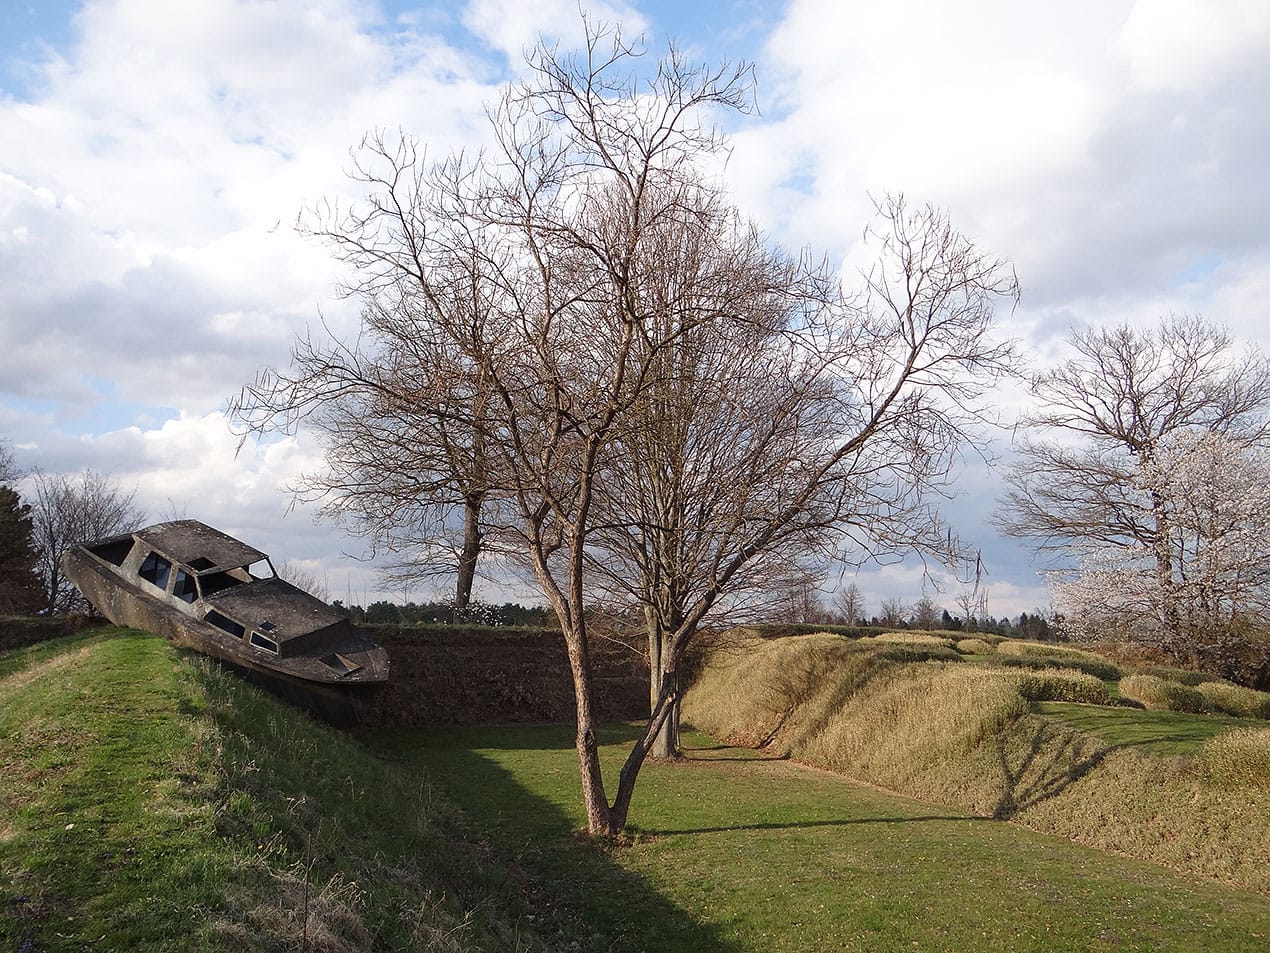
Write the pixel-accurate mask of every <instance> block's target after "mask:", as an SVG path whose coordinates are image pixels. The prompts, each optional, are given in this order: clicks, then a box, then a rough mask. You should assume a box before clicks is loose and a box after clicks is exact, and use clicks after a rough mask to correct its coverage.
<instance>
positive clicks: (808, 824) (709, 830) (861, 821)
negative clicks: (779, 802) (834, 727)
mask: <svg viewBox="0 0 1270 953" xmlns="http://www.w3.org/2000/svg"><path fill="white" fill-rule="evenodd" d="M988 820H991V818H987V817H973V816H966V815H964V814H948V815H943V814H927V815H923V816H921V817H849V818H841V819H831V820H824V821H790V822H788V823H783V824H734V825H732V826H728V827H694V828H682V829H680V828H665V829H663V830H648V831H642V833H645V834H648V835H650V836H652V837H663V836H666V835H669V834H728V833H733V832H736V831H786V830H804V829H807V828H812V827H859V826H861V825H869V824H918V823H921V822H923V821H927V822H929V821H988Z"/></svg>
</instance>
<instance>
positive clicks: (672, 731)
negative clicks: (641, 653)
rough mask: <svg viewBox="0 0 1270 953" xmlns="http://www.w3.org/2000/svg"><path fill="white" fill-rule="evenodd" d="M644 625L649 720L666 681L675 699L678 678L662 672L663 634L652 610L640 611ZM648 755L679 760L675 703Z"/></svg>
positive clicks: (664, 666) (664, 658)
mask: <svg viewBox="0 0 1270 953" xmlns="http://www.w3.org/2000/svg"><path fill="white" fill-rule="evenodd" d="M644 621H645V623H646V625H647V628H648V711H649V718H653V717H655V716H656V715H657V705H658V703H659V702H660V701H661V698H662V695H663V694H664V691H665V689H666V684H667V682H668V681H669V682H670V683H671V684H670V688H671V691H672V692H674V693H675V694H676V696H677V691H678V684H677V683H678V676H677V675H676V673H675V672H674V671H673V669H672V670H670V671H667V669H666V665H665V662H666V659H667V652H666V633H665V631H664V630H663V628H662V626H661V623H660V622H659V621H658V619H657V612H656V610H655V609H654V608H653V607H652V606H647V605H646V606H645V607H644ZM648 753H649V755H651V756H652V757H654V758H677V757H679V704H678V702H677V701H676V702H675V704H674V705H672V706H671V710H670V711H669V713H668V714H667V715H666V718H665V720H664V722H663V723H662V726H661V730H660V731H659V732H657V734H656V735H655V736H654V737H653V739H652V747H651V749H650V750H649V752H648Z"/></svg>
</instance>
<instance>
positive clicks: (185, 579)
mask: <svg viewBox="0 0 1270 953" xmlns="http://www.w3.org/2000/svg"><path fill="white" fill-rule="evenodd" d="M172 595H174V596H176V597H177V598H178V599H180V600H182V601H183V602H193V601H194V600H195V599H197V598H198V584H197V583H196V582H195V581H194V577H193V576H192V575H190V574H189V573H188V572H186V571H185V570H184V569H178V570H177V571H176V584H175V585H174V586H173V587H172Z"/></svg>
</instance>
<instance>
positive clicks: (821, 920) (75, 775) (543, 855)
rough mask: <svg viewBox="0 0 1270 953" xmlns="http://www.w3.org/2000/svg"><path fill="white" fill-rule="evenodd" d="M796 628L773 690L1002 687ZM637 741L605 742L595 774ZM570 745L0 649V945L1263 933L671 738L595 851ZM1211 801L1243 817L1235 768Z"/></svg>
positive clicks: (1175, 876) (878, 795) (1075, 862)
mask: <svg viewBox="0 0 1270 953" xmlns="http://www.w3.org/2000/svg"><path fill="white" fill-rule="evenodd" d="M804 641H805V644H806V645H808V646H813V647H814V646H817V645H820V646H821V647H822V649H823V650H824V651H826V652H828V653H829V654H828V655H826V656H825V657H824V658H823V659H821V662H825V663H826V664H821V663H820V662H816V661H815V660H805V661H806V664H804V665H802V666H801V667H799V665H798V664H796V663H797V659H798V656H796V655H793V654H791V655H789V657H788V658H786V661H787V662H789V663H790V667H789V668H787V669H786V670H785V672H784V674H785V676H787V681H788V684H787V685H785V688H784V689H782V690H790V691H795V692H801V691H803V689H805V688H806V687H807V685H809V684H811V682H812V681H814V679H816V678H822V677H824V676H825V674H826V673H828V672H832V671H834V670H836V668H843V667H848V668H851V667H852V666H854V668H852V671H854V672H855V677H856V678H857V680H858V684H859V685H861V686H863V685H866V684H867V683H868V680H869V678H871V677H874V676H878V677H883V676H884V677H885V678H888V679H889V678H891V677H892V676H893V675H894V674H895V673H896V672H901V673H903V672H910V671H922V672H925V671H936V672H949V673H951V675H950V677H952V678H955V679H956V680H957V684H959V685H961V684H963V683H964V684H967V685H970V684H974V683H975V682H976V679H977V678H987V681H986V682H985V683H984V684H985V685H990V686H996V687H997V688H999V687H1000V685H997V682H998V681H1000V679H999V678H998V677H997V676H992V675H991V674H990V673H982V675H977V674H976V673H975V672H974V671H973V670H969V671H968V669H970V667H969V666H965V665H951V666H938V665H933V664H930V663H923V664H922V665H920V666H914V665H912V664H911V663H910V664H908V665H900V664H899V663H895V662H893V660H892V661H887V660H886V659H885V658H883V659H882V661H881V662H874V661H873V660H872V659H871V656H868V657H866V656H864V655H859V653H858V652H857V651H856V650H854V649H849V648H848V649H847V650H842V651H839V646H838V645H837V642H836V641H835V640H832V639H831V640H827V641H826V640H817V639H815V638H807V639H805V640H804ZM773 650H774V651H777V650H779V651H786V650H787V649H786V647H782V646H773ZM835 653H837V654H835ZM829 663H832V664H829ZM888 666H889V667H888ZM870 673H873V674H872V675H870ZM1014 677H1016V676H1012V675H1008V674H1007V676H1006V678H1007V680H1008V679H1009V678H1014ZM994 679H995V680H994ZM896 684H897V686H898V684H899V683H896ZM932 684H933V683H932ZM1002 684H1004V683H1002ZM812 695H814V692H813V693H811V694H804V695H803V696H800V697H803V698H804V700H808V701H809V700H814V699H812ZM933 700H934V699H933V698H932V701H933ZM813 707H814V706H813ZM828 710H829V708H828V707H825V708H824V709H823V711H828ZM937 710H938V706H936V707H934V708H932V707H931V705H930V704H927V706H926V708H925V711H927V712H928V713H931V712H935V711H937ZM948 714H949V716H950V717H953V716H955V717H957V718H960V717H962V714H964V713H962V711H961V708H958V707H954V708H951V709H948ZM1127 714H1133V715H1142V714H1149V715H1153V714H1154V713H1141V712H1128V713H1127ZM817 717H819V716H817ZM1027 717H1028V718H1035V719H1036V720H1037V721H1038V722H1039V721H1042V720H1043V719H1042V718H1040V717H1039V716H1035V715H1029V716H1027ZM1047 717H1048V716H1047ZM972 721H973V724H974V725H979V724H980V722H979V721H977V720H974V719H972ZM769 727H770V726H767V725H765V726H763V730H764V731H766V730H768V728H769ZM635 730H636V729H635V727H634V726H628V725H614V726H607V727H605V728H604V729H603V730H602V731H601V733H600V741H601V743H602V745H603V749H602V754H603V758H604V761H605V768H606V772H607V774H608V776H609V778H610V783H612V778H613V776H614V775H615V773H616V769H617V767H618V765H619V763H620V759H621V758H622V757H623V756H624V754H625V752H626V750H627V749H628V747H629V744H630V741H631V739H632V737H633V734H634V732H635ZM572 735H573V732H572V730H571V729H569V728H559V727H524V726H517V727H511V728H446V729H436V730H433V731H427V732H417V731H416V732H406V731H399V732H384V733H378V734H373V735H372V734H368V735H366V736H365V737H362V738H360V739H359V738H353V737H350V736H348V735H345V734H341V733H339V732H335V731H332V730H330V729H328V728H326V727H324V726H322V725H318V724H315V723H313V722H312V721H310V720H309V719H307V718H305V717H304V716H302V715H300V714H298V713H296V712H295V711H293V710H291V709H289V708H287V707H286V706H285V705H283V704H281V703H280V702H278V701H276V700H275V699H273V698H272V697H270V696H267V695H264V694H262V693H261V692H259V691H257V690H256V689H254V688H252V687H250V686H248V685H246V684H244V683H243V682H241V681H240V680H238V679H237V678H235V677H233V676H232V675H230V674H228V673H226V672H225V671H223V670H222V669H220V668H219V667H217V666H215V665H213V664H211V663H209V662H207V661H206V660H202V659H199V658H197V657H194V656H190V655H188V654H184V653H179V652H176V651H175V650H173V649H172V648H171V647H170V646H169V645H168V644H167V643H165V642H164V641H162V640H161V639H157V638H155V637H152V636H145V635H141V634H139V633H133V632H128V631H126V630H108V631H104V632H97V633H92V634H86V635H84V636H77V637H72V638H69V639H64V640H59V641H58V642H57V643H56V644H46V645H43V646H40V647H38V648H33V649H30V650H22V651H20V652H16V653H9V654H4V655H0V951H8V950H15V951H18V950H21V951H23V953H26V951H28V950H29V951H32V953H34V951H40V953H60V951H79V950H86V949H102V950H141V951H149V950H154V951H177V953H179V951H185V950H199V951H203V950H206V951H217V953H219V951H234V953H257V951H259V953H264V951H273V950H321V951H327V953H338V951H350V953H351V951H354V950H372V949H373V950H427V951H432V953H466V951H471V950H488V951H500V953H501V951H526V953H531V951H547V950H552V951H557V950H558V951H573V953H591V951H594V953H600V951H607V953H621V951H630V953H633V951H647V950H657V951H667V953H674V951H688V950H692V951H707V950H718V951H748V950H755V951H757V950H763V951H768V950H773V951H794V950H798V951H803V950H835V951H838V950H841V951H851V950H861V951H863V950H868V951H898V950H915V949H917V950H950V951H953V950H956V951H960V950H971V949H973V950H976V951H980V950H982V951H987V953H991V951H1042V950H1045V951H1050V950H1053V951H1064V950H1082V951H1091V950H1107V951H1116V953H1119V951H1131V950H1152V951H1171V950H1178V951H1180V950H1191V949H1205V950H1214V951H1239V950H1258V949H1261V948H1263V947H1264V944H1265V940H1266V937H1267V936H1268V935H1270V920H1268V914H1267V908H1266V903H1265V897H1264V896H1262V895H1258V894H1257V893H1254V892H1252V891H1249V890H1241V889H1230V888H1226V887H1223V886H1221V885H1219V884H1216V883H1214V882H1212V881H1207V880H1201V879H1198V878H1195V877H1188V876H1185V875H1182V874H1179V873H1175V872H1172V871H1170V870H1168V869H1166V868H1164V867H1160V866H1155V865H1151V864H1145V863H1141V862H1137V861H1133V860H1129V859H1126V858H1121V857H1117V856H1115V855H1112V854H1109V853H1105V852H1102V851H1099V850H1094V849H1091V848H1088V847H1082V846H1078V845H1075V844H1071V843H1069V842H1068V841H1066V840H1063V839H1059V838H1054V837H1048V836H1044V835H1041V834H1037V833H1034V832H1031V831H1027V830H1023V829H1021V828H1019V827H1017V826H1015V825H1010V824H1004V823H1000V822H995V821H989V820H985V819H983V818H980V817H973V816H969V814H968V813H967V812H964V811H961V810H957V809H949V808H944V807H936V806H933V805H931V804H929V803H923V802H921V801H917V800H911V799H907V798H903V797H897V796H895V795H891V794H887V793H883V792H881V791H878V790H876V789H872V788H868V787H863V786H860V785H857V784H852V783H850V782H847V781H845V780H843V779H841V778H838V777H836V776H834V775H831V774H829V773H828V772H824V771H817V770H812V769H809V768H804V767H800V766H798V765H795V764H793V763H791V762H789V761H785V760H779V759H768V758H760V757H758V756H756V754H755V753H754V752H752V751H749V750H747V749H737V748H726V747H722V746H720V745H717V744H716V743H714V742H713V741H711V740H710V739H709V738H706V737H705V736H702V735H696V734H689V735H688V737H687V741H688V744H689V745H690V746H691V748H692V749H693V750H692V751H691V755H692V757H691V758H690V759H688V760H686V761H685V762H683V763H674V764H667V763H653V764H650V765H648V766H647V767H646V768H645V771H644V773H643V774H642V775H641V779H640V785H639V789H638V791H637V793H636V800H635V805H634V808H633V812H632V817H631V820H632V824H633V837H632V838H631V840H630V841H629V843H625V844H622V845H618V846H604V845H597V844H596V843H594V842H592V841H590V840H589V839H587V838H585V837H582V836H579V834H578V829H579V828H580V827H581V826H582V816H581V799H580V795H579V791H578V777H577V761H576V755H575V753H574V751H573V739H572ZM1234 736H1235V734H1234V733H1232V734H1229V735H1227V736H1224V737H1234ZM1258 737H1259V736H1258ZM1251 743H1252V744H1254V745H1257V746H1259V745H1260V741H1259V740H1258V739H1257V737H1253V738H1251ZM1256 750H1260V748H1259V747H1258V748H1257V749H1256ZM1118 754H1125V755H1126V756H1127V752H1118ZM1226 756H1227V757H1229V758H1233V759H1235V760H1239V759H1242V758H1244V757H1245V755H1243V754H1241V753H1240V750H1239V749H1237V748H1231V750H1230V751H1229V752H1226ZM1143 763H1146V762H1143ZM1214 763H1216V762H1214ZM1227 790H1228V792H1229V793H1228V799H1236V800H1239V802H1240V813H1239V817H1241V818H1242V817H1248V816H1252V817H1255V816H1256V815H1255V814H1254V815H1248V814H1247V811H1248V810H1249V805H1248V802H1247V800H1246V798H1247V791H1248V790H1251V789H1250V788H1247V787H1246V785H1244V782H1242V781H1239V782H1237V784H1236V786H1234V787H1231V788H1229V789H1227ZM455 805H461V806H462V807H461V808H458V807H455ZM1244 836H1245V838H1246V836H1247V834H1246V832H1245V834H1244Z"/></svg>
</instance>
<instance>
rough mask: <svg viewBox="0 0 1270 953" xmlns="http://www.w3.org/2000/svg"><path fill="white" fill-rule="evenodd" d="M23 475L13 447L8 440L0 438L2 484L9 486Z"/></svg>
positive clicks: (0, 474) (0, 478)
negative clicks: (15, 459) (15, 458)
mask: <svg viewBox="0 0 1270 953" xmlns="http://www.w3.org/2000/svg"><path fill="white" fill-rule="evenodd" d="M20 476H22V471H21V470H19V469H18V465H17V463H16V462H15V461H14V459H13V448H12V447H11V446H10V445H9V442H8V441H7V440H0V484H3V485H5V486H8V485H9V484H11V483H14V482H16V481H17V479H18V478H19V477H20Z"/></svg>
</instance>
